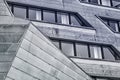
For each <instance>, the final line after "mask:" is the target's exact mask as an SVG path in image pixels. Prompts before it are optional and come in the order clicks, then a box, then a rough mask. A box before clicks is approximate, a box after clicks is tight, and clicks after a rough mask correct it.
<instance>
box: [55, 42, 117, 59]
mask: <svg viewBox="0 0 120 80" xmlns="http://www.w3.org/2000/svg"><path fill="white" fill-rule="evenodd" d="M53 43H54V44H55V45H56V46H57V47H58V48H60V49H61V50H62V51H63V52H64V53H65V54H66V55H68V56H76V57H80V58H93V59H105V60H112V61H114V60H117V59H119V57H118V56H119V55H117V54H116V52H114V51H113V49H111V48H110V47H107V46H101V45H92V44H86V43H77V42H69V41H62V40H53Z"/></svg>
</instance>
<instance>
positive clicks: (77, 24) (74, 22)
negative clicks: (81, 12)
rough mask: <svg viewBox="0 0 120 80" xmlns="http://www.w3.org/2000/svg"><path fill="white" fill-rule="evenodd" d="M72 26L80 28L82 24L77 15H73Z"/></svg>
mask: <svg viewBox="0 0 120 80" xmlns="http://www.w3.org/2000/svg"><path fill="white" fill-rule="evenodd" d="M71 25H75V26H80V25H82V22H80V21H79V22H78V18H77V17H76V16H75V15H71Z"/></svg>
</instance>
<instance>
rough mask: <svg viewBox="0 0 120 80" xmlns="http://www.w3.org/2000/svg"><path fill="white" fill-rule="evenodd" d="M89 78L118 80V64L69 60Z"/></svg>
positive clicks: (119, 74) (119, 69)
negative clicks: (114, 79) (97, 77)
mask: <svg viewBox="0 0 120 80" xmlns="http://www.w3.org/2000/svg"><path fill="white" fill-rule="evenodd" d="M71 59H72V60H73V61H75V62H76V63H77V65H78V66H80V67H81V68H82V69H83V70H84V71H85V72H86V73H88V74H89V75H91V76H99V77H115V78H120V63H117V62H109V61H95V60H84V59H75V58H71Z"/></svg>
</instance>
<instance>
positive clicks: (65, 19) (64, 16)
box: [57, 12, 69, 24]
mask: <svg viewBox="0 0 120 80" xmlns="http://www.w3.org/2000/svg"><path fill="white" fill-rule="evenodd" d="M57 21H58V23H60V24H69V15H68V13H61V12H58V13H57Z"/></svg>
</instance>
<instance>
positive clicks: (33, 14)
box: [29, 9, 41, 20]
mask: <svg viewBox="0 0 120 80" xmlns="http://www.w3.org/2000/svg"><path fill="white" fill-rule="evenodd" d="M29 19H31V20H41V11H40V10H35V9H30V10H29Z"/></svg>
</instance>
